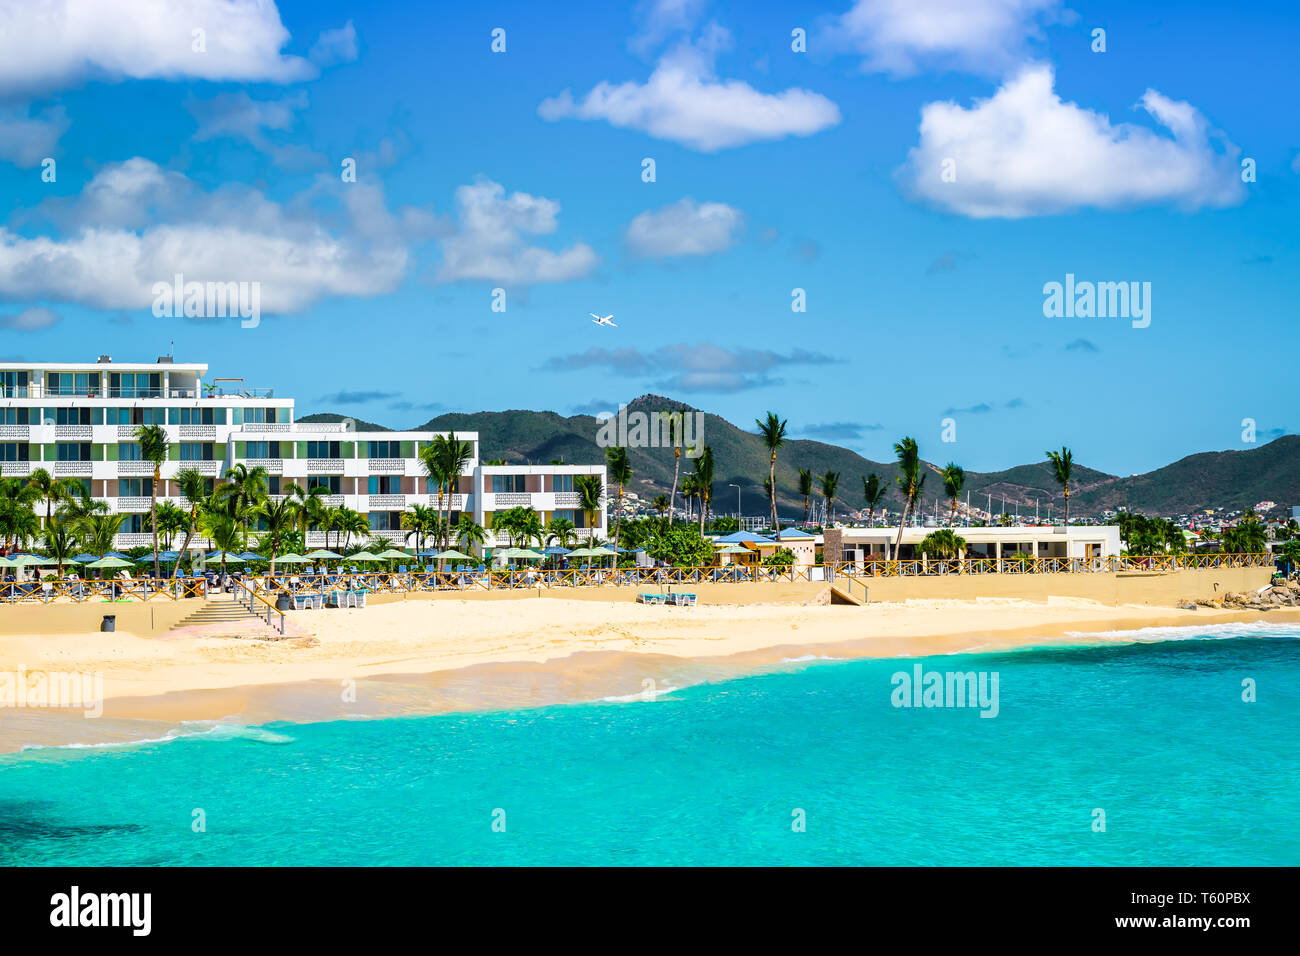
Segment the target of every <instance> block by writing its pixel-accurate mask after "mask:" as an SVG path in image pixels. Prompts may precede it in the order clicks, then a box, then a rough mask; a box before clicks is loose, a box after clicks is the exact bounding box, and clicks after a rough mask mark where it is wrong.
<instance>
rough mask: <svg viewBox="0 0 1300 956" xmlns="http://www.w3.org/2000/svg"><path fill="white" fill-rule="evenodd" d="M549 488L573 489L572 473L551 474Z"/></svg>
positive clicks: (554, 489) (553, 489) (556, 489)
mask: <svg viewBox="0 0 1300 956" xmlns="http://www.w3.org/2000/svg"><path fill="white" fill-rule="evenodd" d="M551 490H552V491H572V490H573V475H552V476H551Z"/></svg>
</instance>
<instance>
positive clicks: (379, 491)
mask: <svg viewBox="0 0 1300 956" xmlns="http://www.w3.org/2000/svg"><path fill="white" fill-rule="evenodd" d="M369 488H370V490H369V492H368V493H369V494H372V495H400V494H401V493H402V476H401V475H371V476H370V481H369Z"/></svg>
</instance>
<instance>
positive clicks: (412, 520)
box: [402, 505, 442, 552]
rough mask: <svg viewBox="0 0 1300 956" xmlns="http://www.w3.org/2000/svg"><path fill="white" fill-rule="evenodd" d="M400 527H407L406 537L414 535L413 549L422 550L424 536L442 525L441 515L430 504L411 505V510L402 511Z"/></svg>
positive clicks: (436, 530)
mask: <svg viewBox="0 0 1300 956" xmlns="http://www.w3.org/2000/svg"><path fill="white" fill-rule="evenodd" d="M402 527H403V528H406V529H407V535H406V537H407V538H408V539H410V538H411V536H412V535H414V537H415V550H416V551H417V552H419V551H423V550H424V538H425V536H426V535H428V534H429V533H430V532H435V533H436V532H438V531H439V530H441V527H442V515H441V514H439V512H438V510H437V509H436V508H434V507H433V506H431V505H411V510H410V511H406V512H403V513H402Z"/></svg>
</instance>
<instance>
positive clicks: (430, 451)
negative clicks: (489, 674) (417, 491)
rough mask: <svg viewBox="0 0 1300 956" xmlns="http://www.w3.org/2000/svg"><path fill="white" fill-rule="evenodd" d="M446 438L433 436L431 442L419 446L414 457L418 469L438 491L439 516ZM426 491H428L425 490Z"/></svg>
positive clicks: (444, 468) (444, 482)
mask: <svg viewBox="0 0 1300 956" xmlns="http://www.w3.org/2000/svg"><path fill="white" fill-rule="evenodd" d="M446 445H447V437H446V436H445V435H434V436H433V441H431V442H428V443H427V444H424V445H421V446H420V450H419V452H417V454H416V457H417V458H419V460H420V468H421V470H422V471H423V472H424V474H425V477H427V478H428V479H429V481H431V482H433V486H434V487H435V488H437V489H438V504H437V510H438V514H439V516H441V515H442V493H443V490H444V489H445V488H446V487H447V479H448V477H449V476H448V475H447V464H446V462H447V453H446ZM426 490H428V489H427V488H426Z"/></svg>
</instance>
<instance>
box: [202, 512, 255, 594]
mask: <svg viewBox="0 0 1300 956" xmlns="http://www.w3.org/2000/svg"><path fill="white" fill-rule="evenodd" d="M214 497H215V496H214ZM219 500H220V499H217V500H215V501H213V502H211V504H213V505H217V502H218V501H219ZM200 527H201V528H202V531H203V536H204V537H205V538H207V539H208V540H210V541H211V542H212V546H213V547H214V548H216V549H217V550H219V551H220V552H221V576H222V577H223V578H224V577H225V576H226V555H227V554H229V553H231V552H239V551H242V550H244V542H245V541H246V540H247V537H246V535H245V533H244V529H243V526H242V525H241V524H240V522H239V520H238V519H237V518H234V517H232V516H231V515H230V514H229V513H228V512H227V511H225V510H224V509H222V508H221V507H219V506H217V507H207V508H204V509H203V514H202V517H201V518H200Z"/></svg>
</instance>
